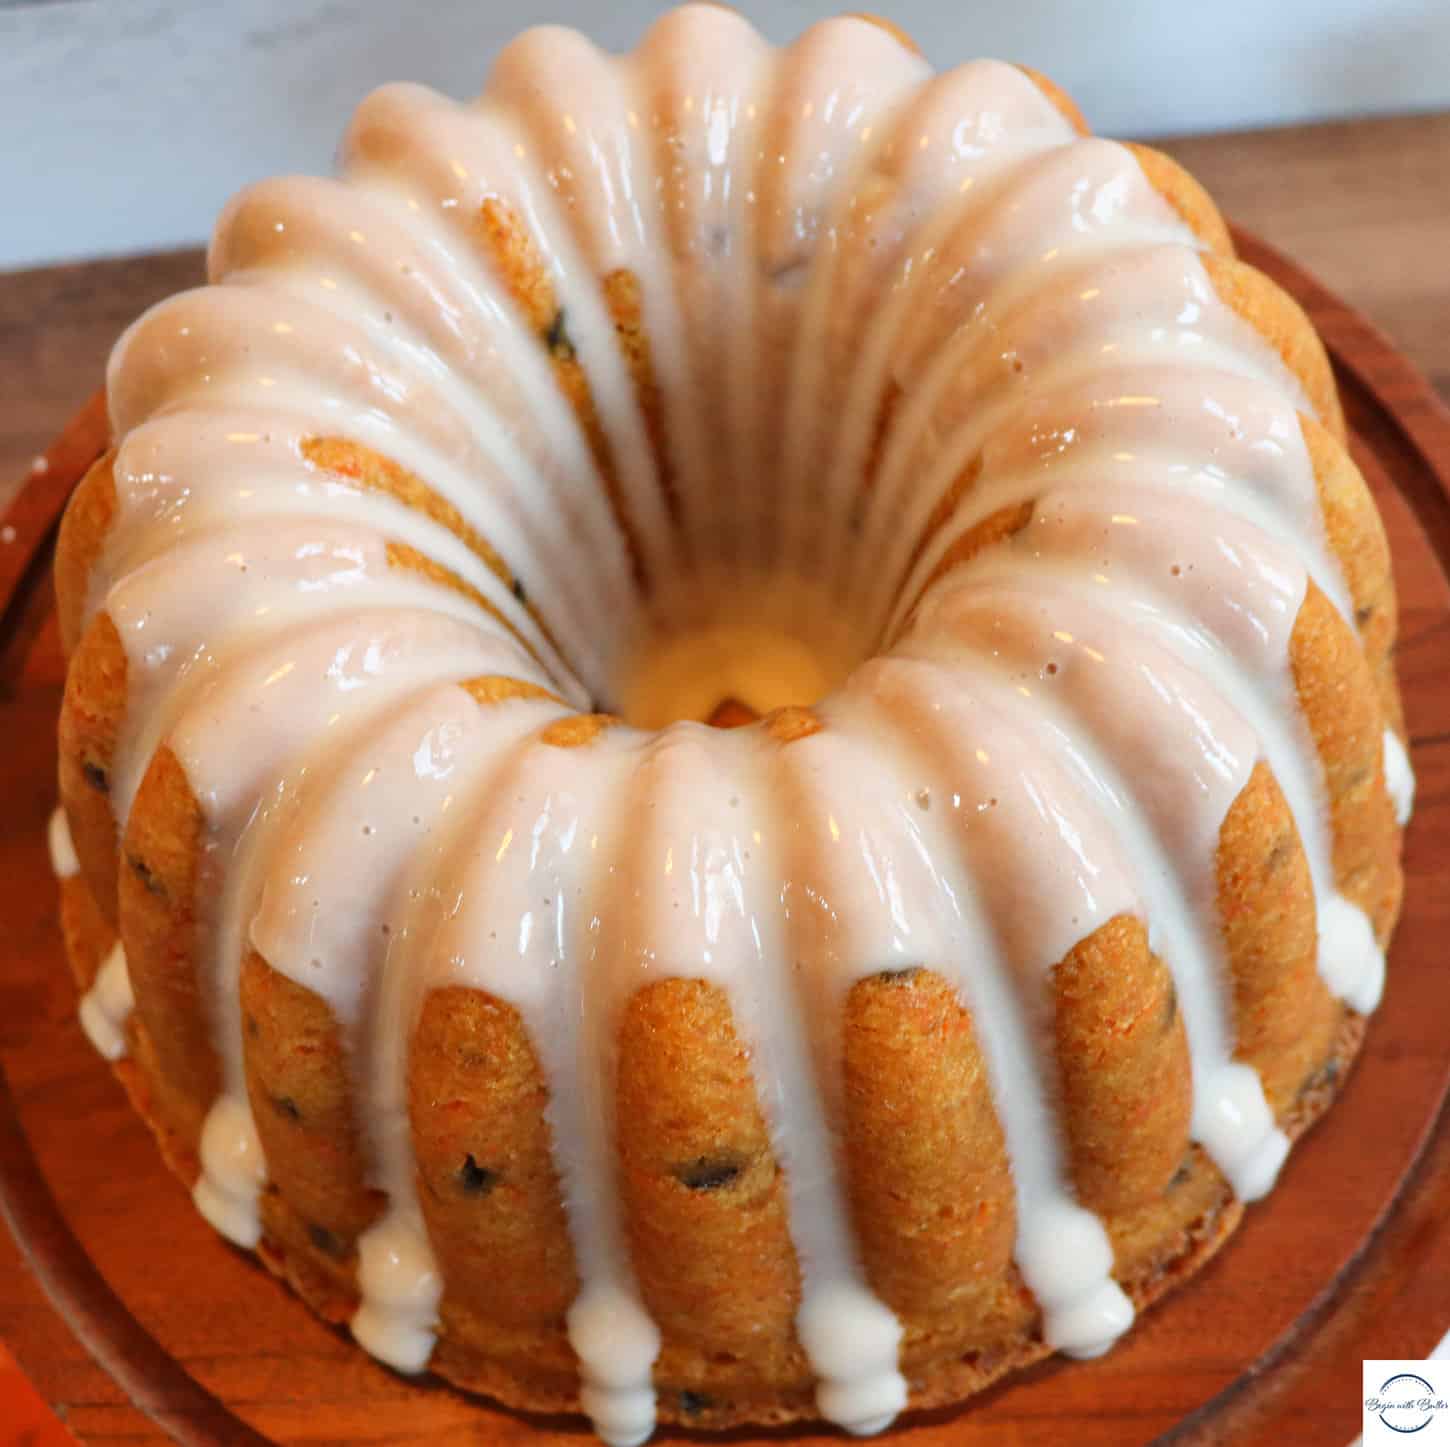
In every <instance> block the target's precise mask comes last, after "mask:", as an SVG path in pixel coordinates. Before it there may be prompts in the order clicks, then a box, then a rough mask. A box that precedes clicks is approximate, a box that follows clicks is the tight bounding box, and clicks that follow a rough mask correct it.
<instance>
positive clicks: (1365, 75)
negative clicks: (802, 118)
mask: <svg viewBox="0 0 1450 1447" xmlns="http://www.w3.org/2000/svg"><path fill="white" fill-rule="evenodd" d="M853 4H854V5H857V6H859V7H860V8H865V9H875V10H877V11H879V12H880V13H884V14H887V15H890V16H891V17H892V18H893V19H895V20H896V21H897V22H898V23H899V24H901V25H902V26H904V27H905V28H906V29H907V30H909V31H910V32H911V33H912V34H913V35H914V36H915V37H916V39H917V41H918V42H919V43H920V45H921V46H922V48H923V49H924V50H925V52H926V54H927V56H928V58H929V59H931V60H932V61H933V62H934V63H936V64H937V65H946V64H950V63H951V62H953V61H955V60H961V59H965V58H967V57H969V56H972V55H996V56H1001V57H1003V58H1005V59H1012V60H1021V61H1024V62H1026V63H1028V64H1031V65H1035V66H1037V67H1038V68H1039V69H1041V70H1045V71H1047V72H1048V74H1050V75H1051V76H1053V77H1054V79H1056V80H1058V81H1059V82H1060V83H1061V84H1063V85H1064V86H1066V88H1067V89H1068V90H1069V91H1070V92H1071V93H1072V94H1073V95H1074V96H1075V97H1076V98H1077V99H1078V101H1079V102H1080V103H1081V105H1082V107H1083V109H1084V110H1085V111H1086V113H1087V115H1088V118H1089V120H1090V121H1091V122H1092V123H1093V125H1094V126H1095V128H1096V129H1098V130H1101V131H1103V132H1105V133H1108V134H1117V135H1131V136H1151V135H1161V134H1168V133H1174V132H1183V131H1198V130H1212V129H1228V128H1236V127H1244V126H1257V125H1265V124H1277V123H1282V122H1290V121H1297V120H1305V119H1314V118H1320V117H1325V116H1333V115H1348V114H1359V113H1365V112H1383V111H1400V110H1415V109H1427V108H1432V107H1444V106H1447V105H1450V0H1211V3H1205V0H1092V3H1088V0H737V8H738V9H740V10H743V11H744V12H745V13H747V14H748V15H750V16H751V18H752V19H754V20H755V21H756V23H757V24H758V25H759V26H760V27H761V28H762V29H763V30H764V31H765V32H766V34H767V35H768V36H769V37H770V38H772V39H774V40H786V39H789V38H790V37H791V36H792V35H794V34H796V33H797V32H799V31H800V30H801V29H802V28H803V27H804V26H805V25H807V24H808V23H810V21H812V20H814V19H817V18H819V17H821V16H823V15H829V14H833V13H835V12H836V11H838V10H842V9H849V8H851V7H852V5H853ZM666 8H668V7H667V5H665V4H663V3H654V0H0V268H4V267H18V266H26V265H33V264H37V263H41V262H45V261H53V260H60V259H68V258H72V257H83V256H97V255H105V254H111V253H119V252H126V251H136V250H143V249H149V248H154V247H162V246H175V245H181V244H186V243H192V242H196V241H199V240H201V239H203V238H204V237H205V235H206V233H207V231H208V230H209V228H210V225H211V221H212V218H213V217H214V216H215V214H216V212H217V210H218V208H219V207H220V206H221V204H222V202H223V201H224V200H225V199H226V198H227V197H228V196H229V195H230V194H231V193H232V192H233V191H235V190H236V189H237V188H238V187H239V186H241V185H242V184H244V183H245V182H247V181H249V180H253V179H256V178H257V177H260V176H265V175H270V174H273V173H276V172H279V171H296V170H306V171H317V170H325V169H326V168H327V167H328V165H329V162H330V158H331V155H332V150H333V147H334V145H335V143H336V141H337V138H338V137H339V135H340V134H341V131H342V127H343V124H344V122H345V120H346V118H347V115H348V113H349V112H350V111H351V109H352V107H353V105H354V104H355V103H356V101H357V100H358V99H359V98H360V97H361V96H362V95H363V94H364V93H365V92H366V91H367V90H369V89H370V88H371V87H373V86H374V85H377V84H380V83H381V82H383V81H386V80H419V81H424V82H427V83H428V84H431V85H435V86H437V87H439V88H440V89H442V90H445V91H447V92H449V93H451V94H454V95H458V96H466V95H470V94H472V93H474V92H476V91H477V90H478V89H479V88H480V86H481V85H482V82H483V79H484V76H485V74H486V71H487V68H488V63H489V59H490V57H491V56H492V55H493V54H494V52H495V51H496V50H497V49H498V48H499V47H500V45H501V44H503V42H505V41H506V40H507V39H508V38H509V37H510V36H511V35H512V34H513V33H514V32H515V31H517V30H519V29H521V28H522V27H523V26H525V25H527V24H531V23H535V22H540V21H563V22H565V23H568V24H574V25H578V26H581V27H582V28H584V29H586V30H587V31H589V32H590V33H591V34H592V35H593V36H594V37H595V38H596V39H598V40H599V41H601V42H602V43H604V44H605V45H608V46H609V47H611V48H613V49H625V48H628V47H629V46H630V45H631V44H632V43H633V42H634V41H635V39H636V38H637V37H638V36H639V34H640V33H641V31H642V30H643V29H644V28H645V27H646V26H647V25H648V23H649V21H650V19H651V18H652V17H653V16H655V15H657V14H659V13H660V12H661V11H662V10H664V9H666Z"/></svg>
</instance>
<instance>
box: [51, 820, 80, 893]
mask: <svg viewBox="0 0 1450 1447" xmlns="http://www.w3.org/2000/svg"><path fill="white" fill-rule="evenodd" d="M45 847H46V851H47V853H48V854H49V855H50V868H51V873H53V874H54V875H55V877H56V878H57V879H74V878H75V876H76V875H78V874H79V873H80V872H81V862H80V860H79V859H78V858H77V857H76V846H75V841H74V840H73V839H72V838H71V836H70V825H69V824H68V823H67V822H66V817H65V810H64V809H61V808H56V809H55V811H54V812H53V813H52V814H51V816H50V822H49V824H47V825H46V829H45Z"/></svg>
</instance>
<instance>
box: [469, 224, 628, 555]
mask: <svg viewBox="0 0 1450 1447" xmlns="http://www.w3.org/2000/svg"><path fill="white" fill-rule="evenodd" d="M479 225H480V230H481V234H482V238H483V243H484V247H485V249H486V250H487V252H488V254H489V256H490V257H491V258H492V260H493V264H494V267H495V268H496V269H497V271H498V274H499V277H500V279H501V280H502V281H503V284H504V285H505V286H506V287H507V288H508V291H509V294H510V296H512V297H513V299H514V303H515V305H516V306H517V307H518V309H519V311H520V312H522V314H523V317H524V320H525V322H526V323H527V324H528V325H529V327H530V328H532V330H533V332H534V334H535V335H536V336H537V337H538V339H539V343H540V345H541V346H542V347H543V348H544V349H545V351H546V352H547V353H548V356H549V365H550V367H551V368H552V369H553V372H554V381H555V384H556V385H557V386H558V388H559V390H560V391H561V392H562V393H563V394H564V397H565V398H566V400H567V401H568V403H569V405H570V407H572V408H573V409H574V415H575V416H576V417H577V418H578V419H579V426H580V428H581V429H582V430H583V432H584V437H585V440H586V441H587V442H588V444H589V450H590V452H591V453H592V454H593V456H594V462H595V465H596V466H597V467H598V469H599V480H600V482H601V483H602V485H603V487H604V491H605V494H606V496H607V497H608V498H609V504H610V507H611V508H612V509H613V510H614V516H615V520H616V521H617V522H618V524H619V528H620V531H621V532H622V533H623V534H624V539H625V544H626V546H627V547H628V548H629V553H630V558H631V559H632V561H633V564H634V568H635V573H636V577H637V578H638V580H639V581H640V582H641V583H643V582H644V581H645V579H644V576H643V561H642V559H641V557H640V549H639V537H638V533H637V531H636V529H635V525H634V521H633V519H632V518H631V517H630V512H629V506H628V503H627V501H626V499H625V497H624V491H623V488H622V487H621V486H620V481H619V473H618V469H617V468H616V466H615V462H614V455H613V453H612V451H611V449H610V445H609V438H608V436H607V434H606V433H605V431H604V425H603V423H602V422H601V421H600V420H599V409H598V407H597V406H596V405H595V402H594V393H593V391H592V390H591V388H590V385H589V375H588V373H587V372H585V370H584V364H583V363H582V362H581V361H580V360H579V355H578V353H577V352H576V351H575V348H574V342H573V339H572V337H571V336H570V335H569V326H568V322H569V319H568V317H567V316H566V315H565V311H564V307H563V305H562V304H561V303H560V301H559V296H558V293H557V291H556V290H555V288H554V279H553V274H552V272H551V271H550V270H549V268H548V267H547V266H546V265H545V264H544V258H543V255H542V254H541V253H540V251H539V248H538V246H537V245H536V244H535V242H534V238H533V236H532V234H531V233H530V231H529V228H528V226H527V225H526V224H525V223H524V221H523V218H522V217H520V216H519V215H518V213H517V212H515V211H514V210H513V208H512V207H510V206H509V205H507V204H506V203H505V202H503V201H501V200H500V199H498V198H497V197H495V196H490V197H489V198H488V199H487V200H486V201H484V203H483V206H482V208H481V209H480V212H479Z"/></svg>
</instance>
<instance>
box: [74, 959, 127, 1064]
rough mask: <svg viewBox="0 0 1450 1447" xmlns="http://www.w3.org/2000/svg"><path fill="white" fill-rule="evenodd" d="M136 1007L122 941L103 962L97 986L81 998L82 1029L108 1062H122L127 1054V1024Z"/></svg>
mask: <svg viewBox="0 0 1450 1447" xmlns="http://www.w3.org/2000/svg"><path fill="white" fill-rule="evenodd" d="M135 1004H136V997H135V995H133V994H132V993H131V977H130V976H129V975H128V974H127V973H126V951H125V950H124V949H122V947H121V944H120V941H119V940H118V941H117V942H116V944H115V945H114V946H112V949H111V952H110V954H108V955H107V956H106V958H105V959H104V960H103V961H102V962H101V968H100V972H99V973H98V974H97V975H96V979H95V983H94V984H92V986H91V988H90V989H89V990H87V991H86V993H85V994H84V995H83V996H82V997H81V1009H80V1020H81V1029H82V1030H84V1031H85V1032H86V1039H87V1040H89V1041H90V1042H91V1044H92V1045H94V1046H95V1047H96V1050H97V1051H98V1052H99V1053H100V1054H101V1055H102V1056H104V1057H105V1058H106V1059H107V1060H120V1059H121V1057H122V1056H123V1055H125V1054H126V1022H127V1021H128V1020H129V1019H130V1018H131V1011H132V1009H133V1008H134V1007H135Z"/></svg>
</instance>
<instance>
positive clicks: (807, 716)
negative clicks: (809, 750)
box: [765, 703, 825, 744]
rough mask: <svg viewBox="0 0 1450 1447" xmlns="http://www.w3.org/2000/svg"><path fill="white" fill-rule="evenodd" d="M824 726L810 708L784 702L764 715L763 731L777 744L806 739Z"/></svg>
mask: <svg viewBox="0 0 1450 1447" xmlns="http://www.w3.org/2000/svg"><path fill="white" fill-rule="evenodd" d="M824 727H825V725H824V724H823V723H822V722H821V720H820V718H819V716H818V715H817V714H816V713H814V712H813V711H812V710H811V709H808V708H802V707H800V706H799V705H797V704H793V703H792V704H786V705H785V706H784V707H782V708H774V709H771V711H770V712H769V713H768V714H766V716H765V731H766V733H768V734H769V735H770V737H771V738H773V739H774V740H775V741H776V743H778V744H793V743H795V741H796V740H797V739H808V738H810V736H811V735H812V734H816V733H820V731H821V730H822V729H823V728H824Z"/></svg>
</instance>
